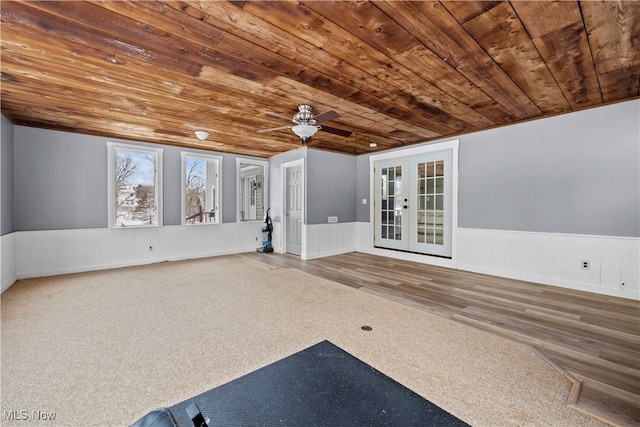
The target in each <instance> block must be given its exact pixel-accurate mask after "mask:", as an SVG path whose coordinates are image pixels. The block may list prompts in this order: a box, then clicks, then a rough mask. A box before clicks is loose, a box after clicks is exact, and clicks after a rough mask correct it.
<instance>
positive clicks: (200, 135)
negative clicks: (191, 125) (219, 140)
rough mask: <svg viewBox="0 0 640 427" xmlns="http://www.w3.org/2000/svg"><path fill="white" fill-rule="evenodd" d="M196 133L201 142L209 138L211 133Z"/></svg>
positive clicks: (198, 131)
mask: <svg viewBox="0 0 640 427" xmlns="http://www.w3.org/2000/svg"><path fill="white" fill-rule="evenodd" d="M194 133H195V134H196V138H198V139H199V140H200V141H204V140H205V139H207V138H208V137H209V132H207V131H205V130H197V131H195V132H194Z"/></svg>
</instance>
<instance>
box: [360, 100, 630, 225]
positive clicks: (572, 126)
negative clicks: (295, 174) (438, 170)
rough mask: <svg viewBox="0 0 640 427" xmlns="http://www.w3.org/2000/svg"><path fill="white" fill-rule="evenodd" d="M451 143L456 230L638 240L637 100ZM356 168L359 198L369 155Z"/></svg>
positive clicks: (364, 214)
mask: <svg viewBox="0 0 640 427" xmlns="http://www.w3.org/2000/svg"><path fill="white" fill-rule="evenodd" d="M451 139H459V140H460V149H459V163H458V166H459V194H458V226H459V227H463V228H478V229H493V230H516V231H533V232H551V233H568V234H585V235H602V236H627V237H640V101H638V100H635V101H628V102H623V103H619V104H614V105H609V106H605V107H599V108H594V109H589V110H585V111H580V112H575V113H570V114H565V115H561V116H556V117H552V118H547V119H541V120H535V121H530V122H526V123H522V124H518V125H513V126H506V127H501V128H497V129H493V130H489V131H484V132H477V133H473V134H469V135H462V136H459V137H452V138H448V139H447V140H451ZM357 167H358V173H357V177H358V189H357V194H358V197H359V198H363V197H364V196H361V195H362V194H367V195H368V194H369V156H360V157H359V158H358V161H357ZM365 170H366V172H365ZM358 221H365V222H366V221H369V211H368V210H366V211H365V210H364V209H360V207H359V208H358Z"/></svg>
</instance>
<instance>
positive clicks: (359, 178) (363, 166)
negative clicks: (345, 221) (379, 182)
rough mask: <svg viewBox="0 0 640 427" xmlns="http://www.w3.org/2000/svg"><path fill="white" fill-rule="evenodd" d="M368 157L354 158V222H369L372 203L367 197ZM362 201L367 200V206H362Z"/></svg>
mask: <svg viewBox="0 0 640 427" xmlns="http://www.w3.org/2000/svg"><path fill="white" fill-rule="evenodd" d="M369 169H370V166H369V156H358V157H357V158H356V221H358V222H369V212H370V208H371V206H370V204H371V202H372V200H371V197H370V195H369V188H370V181H369ZM362 199H367V204H366V205H363V204H362Z"/></svg>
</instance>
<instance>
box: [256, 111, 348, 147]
mask: <svg viewBox="0 0 640 427" xmlns="http://www.w3.org/2000/svg"><path fill="white" fill-rule="evenodd" d="M266 114H269V115H270V116H275V117H280V118H282V119H287V120H291V121H292V122H293V123H295V125H292V126H280V127H277V128H271V129H261V130H259V131H258V132H260V133H266V132H273V131H277V130H282V129H291V130H292V131H293V133H295V134H296V135H298V136H299V137H300V139H301V140H302V143H303V144H308V143H309V142H311V137H312V136H313V135H315V134H316V132H317V131H319V130H322V131H324V132H328V133H332V134H334V135H340V136H344V137H349V136H351V134H352V133H353V132H350V131H348V130H342V129H336V128H332V127H329V126H320V123H324V122H328V121H329V120H333V119H337V118H338V117H340V114H338V113H336V112H335V111H333V110H329V111H327V112H324V113H322V114H318V115H314V114H313V113H312V112H311V106H310V105H300V106H299V107H298V112H297V113H295V114H294V115H293V118H292V119H289V117H287V116H284V115H282V114H278V113H272V112H270V111H267V112H266Z"/></svg>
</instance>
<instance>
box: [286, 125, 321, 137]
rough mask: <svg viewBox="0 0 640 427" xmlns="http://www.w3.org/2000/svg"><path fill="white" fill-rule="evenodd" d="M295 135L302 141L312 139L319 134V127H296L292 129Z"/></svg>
mask: <svg viewBox="0 0 640 427" xmlns="http://www.w3.org/2000/svg"><path fill="white" fill-rule="evenodd" d="M291 130H292V131H293V133H295V134H296V135H298V136H299V137H300V138H302V139H307V138H311V137H312V136H313V135H315V134H316V132H318V126H312V125H307V124H301V125H295V126H292V127H291Z"/></svg>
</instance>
